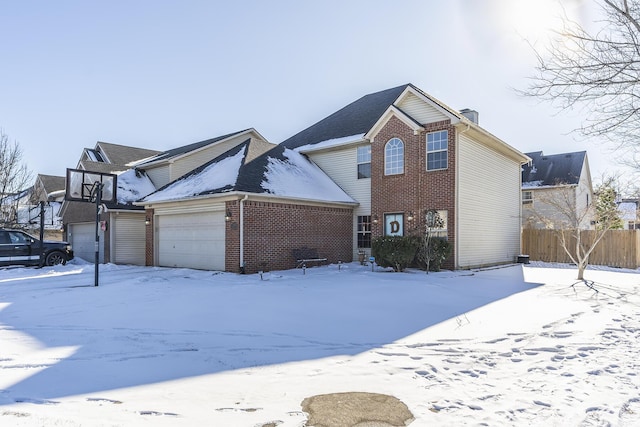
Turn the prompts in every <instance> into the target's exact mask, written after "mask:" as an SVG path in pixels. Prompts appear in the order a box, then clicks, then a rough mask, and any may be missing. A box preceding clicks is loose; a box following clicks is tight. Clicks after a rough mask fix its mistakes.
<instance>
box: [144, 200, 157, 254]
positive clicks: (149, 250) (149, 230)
mask: <svg viewBox="0 0 640 427" xmlns="http://www.w3.org/2000/svg"><path fill="white" fill-rule="evenodd" d="M146 218H149V221H151V223H150V224H149V225H145V240H146V247H145V265H149V266H151V265H155V262H154V259H153V255H154V250H153V243H154V242H153V234H154V233H153V230H154V227H155V224H154V221H153V209H147V210H146V211H145V219H146Z"/></svg>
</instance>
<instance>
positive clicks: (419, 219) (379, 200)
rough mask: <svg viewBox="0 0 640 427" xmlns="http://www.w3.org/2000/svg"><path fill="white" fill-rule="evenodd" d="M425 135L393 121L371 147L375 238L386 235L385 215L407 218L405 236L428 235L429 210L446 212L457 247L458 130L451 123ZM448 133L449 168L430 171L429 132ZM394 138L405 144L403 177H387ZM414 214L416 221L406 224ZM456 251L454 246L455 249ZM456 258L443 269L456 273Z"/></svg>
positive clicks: (437, 124) (434, 126)
mask: <svg viewBox="0 0 640 427" xmlns="http://www.w3.org/2000/svg"><path fill="white" fill-rule="evenodd" d="M423 126H424V127H425V130H426V132H423V133H420V134H419V135H414V134H413V130H411V129H410V128H409V127H408V126H407V125H405V124H404V123H403V122H402V121H401V120H399V119H398V118H396V117H392V118H391V119H390V120H389V121H388V122H387V124H386V125H385V126H384V127H383V128H382V129H381V130H380V132H379V133H378V135H377V136H376V137H375V141H374V142H373V143H372V144H371V215H372V218H375V217H376V216H377V218H378V223H377V224H372V230H371V235H372V238H376V237H380V236H382V235H383V234H384V215H385V214H387V213H400V214H404V234H405V235H409V234H422V233H424V232H425V230H426V228H425V223H424V218H425V212H426V211H427V210H429V209H436V210H446V211H447V222H448V230H447V231H448V237H449V242H450V243H451V244H452V245H454V244H455V234H454V230H455V217H456V215H455V167H456V161H455V160H456V159H455V140H456V134H455V132H456V131H455V127H454V126H452V125H451V123H450V121H449V120H446V121H441V122H435V123H430V124H425V125H423ZM439 130H448V132H449V134H448V138H449V139H448V167H447V169H443V170H436V171H427V166H426V162H427V161H426V157H427V149H426V136H425V134H426V133H428V132H434V131H439ZM392 138H400V139H401V140H402V141H403V142H404V173H403V174H399V175H388V176H386V175H385V174H384V148H385V145H386V143H387V142H388V141H389V140H390V139H392ZM409 212H413V214H414V220H413V221H411V222H409V221H408V220H407V217H408V214H409ZM454 247H455V245H454ZM454 259H455V254H454V253H452V255H451V256H450V257H449V259H448V260H447V261H446V262H445V264H444V265H443V268H448V269H453V268H454V267H455V266H454Z"/></svg>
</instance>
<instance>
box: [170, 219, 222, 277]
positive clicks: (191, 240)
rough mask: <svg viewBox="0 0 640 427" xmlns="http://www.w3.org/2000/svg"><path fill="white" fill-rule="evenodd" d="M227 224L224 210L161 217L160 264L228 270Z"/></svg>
mask: <svg viewBox="0 0 640 427" xmlns="http://www.w3.org/2000/svg"><path fill="white" fill-rule="evenodd" d="M224 225H225V222H224V211H217V212H198V213H188V214H171V215H170V214H166V215H158V216H157V230H158V232H157V233H158V234H157V237H158V246H157V248H158V265H160V266H162V267H185V268H197V269H201V270H224V254H225V240H224V237H225V236H224Z"/></svg>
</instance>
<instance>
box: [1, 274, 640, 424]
mask: <svg viewBox="0 0 640 427" xmlns="http://www.w3.org/2000/svg"><path fill="white" fill-rule="evenodd" d="M93 274H94V273H93V266H92V265H91V264H82V263H74V264H69V265H66V266H58V267H52V268H43V269H26V268H16V269H5V270H0V425H1V426H80V425H82V426H138V425H145V426H146V425H153V426H249V427H253V426H263V425H265V424H268V423H273V424H271V425H280V426H303V425H304V424H305V421H306V415H305V414H304V413H303V412H302V411H301V406H300V404H301V402H302V400H303V399H304V398H306V397H310V396H313V395H317V394H325V393H334V392H348V391H361V392H372V393H382V394H389V395H393V396H395V397H397V398H399V399H400V400H402V401H403V402H404V403H406V404H407V406H408V407H409V409H410V410H411V412H412V413H413V414H414V416H415V421H413V423H412V424H411V425H412V426H425V425H429V426H434V425H436V426H450V425H457V426H460V425H492V426H494V425H558V426H603V425H617V426H626V425H628V426H631V425H640V389H639V386H640V378H639V377H638V375H639V374H640V369H639V368H640V360H639V358H638V355H639V354H640V305H639V304H640V296H639V295H638V291H639V289H640V274H637V272H635V271H623V270H619V271H612V270H611V271H607V270H597V269H590V270H588V271H587V277H588V278H589V279H591V280H594V281H595V282H596V283H595V286H596V288H597V289H598V290H599V292H598V293H596V292H594V291H593V290H591V289H589V288H587V287H586V286H585V285H584V284H581V283H580V284H577V285H575V286H573V283H574V282H575V281H574V280H573V279H574V278H575V275H576V270H575V269H572V268H569V267H567V266H562V265H541V264H537V265H533V264H532V265H529V266H522V265H517V266H511V267H505V268H497V269H490V270H485V271H459V272H441V273H432V274H428V275H427V274H425V273H424V272H420V271H409V272H406V273H388V272H382V271H381V270H377V271H375V272H372V271H371V268H370V267H368V266H360V265H359V264H357V263H354V264H346V265H342V266H341V268H340V269H339V268H338V266H336V265H332V266H327V267H318V268H310V269H307V270H306V274H304V275H303V271H302V270H290V271H282V272H272V273H267V274H265V275H264V277H263V279H264V280H261V278H260V276H259V275H236V274H229V273H214V272H206V271H195V270H185V269H163V268H152V267H131V266H115V265H103V266H101V269H100V286H98V287H97V288H96V287H94V286H93V277H94V276H93Z"/></svg>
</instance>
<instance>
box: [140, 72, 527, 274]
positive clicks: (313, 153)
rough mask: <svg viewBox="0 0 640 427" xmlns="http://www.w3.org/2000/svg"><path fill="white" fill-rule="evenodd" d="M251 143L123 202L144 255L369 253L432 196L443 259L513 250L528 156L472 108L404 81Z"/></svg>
mask: <svg viewBox="0 0 640 427" xmlns="http://www.w3.org/2000/svg"><path fill="white" fill-rule="evenodd" d="M467 116H468V117H467ZM251 152H252V147H251V143H250V142H247V143H246V144H242V145H239V146H236V147H234V148H233V149H230V150H228V151H227V152H225V153H223V154H221V155H220V156H218V157H216V158H215V159H213V160H212V161H210V162H209V163H206V164H204V165H202V166H201V167H200V168H198V169H196V170H193V171H192V172H190V173H188V174H187V175H185V176H184V177H182V178H181V179H178V180H175V181H171V182H170V183H169V184H167V185H166V186H164V187H162V188H160V189H159V190H158V191H157V192H155V193H152V194H150V195H149V196H147V197H145V198H144V199H142V200H141V201H140V202H137V203H135V204H139V205H144V207H145V209H146V212H147V217H146V219H147V220H148V222H149V226H148V227H147V265H160V266H170V267H173V266H175V267H192V268H201V269H211V270H227V271H246V272H255V271H258V270H266V269H269V270H273V269H286V268H291V267H292V266H294V265H295V259H294V256H295V253H296V251H297V250H301V249H304V248H310V249H313V250H314V251H315V253H316V255H317V256H318V257H320V258H327V260H328V261H329V262H337V261H352V260H355V259H357V255H358V252H359V251H364V252H365V254H366V255H369V254H370V250H371V249H370V248H371V239H372V238H374V237H378V236H382V235H407V234H422V233H424V230H425V226H424V224H425V215H426V211H427V210H431V209H435V210H437V211H438V212H439V213H440V215H441V216H442V217H443V218H444V219H445V220H446V223H445V226H444V227H443V229H441V230H438V231H439V232H440V234H441V235H444V236H447V238H448V239H449V241H450V242H451V243H452V246H453V248H454V250H453V254H452V257H451V258H450V260H449V262H448V264H447V265H446V266H447V267H448V268H470V267H476V266H486V265H495V264H502V263H509V262H513V261H514V260H515V258H516V256H517V255H518V254H519V253H520V220H519V218H520V214H521V204H520V194H521V193H520V189H521V181H520V178H521V175H520V172H521V167H522V165H523V164H526V163H527V162H528V161H529V160H530V159H529V158H528V157H527V156H525V155H524V154H522V153H521V152H519V151H518V150H516V149H514V148H512V147H511V146H509V145H508V144H506V143H505V142H503V141H501V140H500V139H498V138H496V137H495V136H493V135H491V134H490V133H489V132H487V131H486V130H484V129H482V128H481V127H480V126H478V124H477V113H476V112H474V111H470V110H463V112H459V111H456V110H454V109H452V108H450V107H448V106H446V105H445V104H443V103H442V102H440V101H438V100H436V99H434V98H433V97H431V96H429V95H427V94H426V93H424V92H422V91H421V90H420V89H418V88H417V87H415V86H413V85H411V84H407V85H403V86H399V87H396V88H392V89H388V90H384V91H381V92H376V93H373V94H369V95H366V96H364V97H362V98H360V99H359V100H357V101H355V102H353V103H351V104H349V105H347V106H346V107H344V108H342V109H341V110H339V111H337V112H335V113H333V114H332V115H330V116H328V117H326V118H325V119H323V120H321V121H320V122H318V123H316V124H314V125H313V126H311V127H309V128H307V129H305V130H303V131H302V132H300V133H298V134H296V135H294V136H293V137H291V138H289V139H287V140H286V141H284V142H282V143H281V144H279V145H278V146H276V147H274V148H272V149H271V150H269V151H267V152H266V153H264V154H262V155H259V156H257V157H252V156H250V153H251ZM148 172H150V171H148ZM149 176H150V177H151V176H152V173H149Z"/></svg>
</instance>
